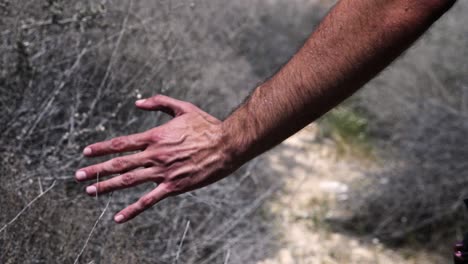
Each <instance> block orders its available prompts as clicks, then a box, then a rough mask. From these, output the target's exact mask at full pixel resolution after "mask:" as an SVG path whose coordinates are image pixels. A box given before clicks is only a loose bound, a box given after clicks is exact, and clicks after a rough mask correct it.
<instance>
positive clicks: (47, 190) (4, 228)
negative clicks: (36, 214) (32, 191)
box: [0, 181, 55, 233]
mask: <svg viewBox="0 0 468 264" xmlns="http://www.w3.org/2000/svg"><path fill="white" fill-rule="evenodd" d="M54 187H55V181H54V182H53V183H52V185H51V186H50V187H49V188H47V189H46V190H45V191H44V192H42V193H40V194H39V195H38V196H36V198H34V199H32V200H31V201H30V202H29V203H28V204H27V205H26V206H25V207H24V208H23V209H22V210H21V211H20V212H19V213H18V214H17V215H16V216H15V217H13V219H11V220H10V222H8V223H6V224H5V225H4V226H3V227H2V228H1V229H0V233H2V232H3V231H4V230H6V228H7V227H8V226H9V225H11V224H12V223H13V222H15V221H16V220H17V219H18V218H19V217H20V216H21V215H22V214H23V213H24V212H25V211H26V210H27V209H28V208H29V207H31V205H33V204H34V203H35V202H36V201H37V200H39V198H41V197H42V196H44V195H45V194H46V193H48V192H49V191H50V190H52V188H54Z"/></svg>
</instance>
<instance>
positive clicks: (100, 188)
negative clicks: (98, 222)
mask: <svg viewBox="0 0 468 264" xmlns="http://www.w3.org/2000/svg"><path fill="white" fill-rule="evenodd" d="M161 171H162V168H159V167H151V168H147V169H141V170H133V171H130V172H127V173H125V174H122V175H119V176H116V177H113V178H111V179H108V180H105V181H102V182H98V183H96V184H93V185H90V186H88V187H87V188H86V192H87V193H88V194H89V195H96V193H98V194H103V193H107V192H112V191H116V190H121V189H125V188H129V187H133V186H136V185H138V184H141V183H144V182H148V181H154V182H157V183H160V182H162V181H163V180H164V177H163V175H162V173H161Z"/></svg>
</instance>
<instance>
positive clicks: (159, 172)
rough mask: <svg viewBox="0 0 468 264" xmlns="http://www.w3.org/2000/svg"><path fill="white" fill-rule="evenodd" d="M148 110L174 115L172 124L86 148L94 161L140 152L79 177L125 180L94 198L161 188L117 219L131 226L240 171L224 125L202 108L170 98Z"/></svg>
mask: <svg viewBox="0 0 468 264" xmlns="http://www.w3.org/2000/svg"><path fill="white" fill-rule="evenodd" d="M136 106H137V107H139V108H141V109H144V110H155V111H163V112H165V113H168V114H170V115H172V116H173V117H175V118H173V119H172V120H171V121H169V122H168V123H166V124H164V125H162V126H159V127H155V128H153V129H150V130H148V131H146V132H143V133H139V134H134V135H129V136H123V137H118V138H114V139H111V140H109V141H104V142H99V143H95V144H92V145H90V146H88V147H86V148H85V149H84V150H83V154H84V155H86V156H88V157H96V156H101V155H107V154H113V153H122V152H128V151H139V152H137V153H135V154H129V155H126V156H122V157H118V158H114V159H111V160H108V161H106V162H103V163H99V164H96V165H92V166H89V167H86V168H82V169H80V170H78V171H77V172H76V175H75V177H76V179H77V180H78V181H85V180H91V179H95V178H96V177H97V175H99V177H101V176H106V175H114V174H120V175H118V176H114V177H112V178H110V179H107V180H104V181H101V182H99V183H96V184H93V185H90V186H88V187H87V188H86V192H87V193H88V194H89V195H96V194H102V193H107V192H112V191H115V190H119V189H124V188H129V187H132V186H135V185H138V184H141V183H144V182H149V181H152V182H155V183H157V184H158V185H157V187H156V188H155V189H154V190H152V191H151V192H149V193H147V194H145V195H144V196H142V197H141V198H140V199H139V200H138V201H137V202H135V203H134V204H132V205H130V206H128V207H127V208H125V209H124V210H122V211H120V212H119V213H117V214H116V216H115V217H114V220H115V221H116V222H117V223H123V222H126V221H128V220H130V219H132V218H133V217H135V216H137V215H138V214H140V213H141V212H143V211H144V210H146V209H148V208H150V207H151V206H153V205H154V204H156V203H157V202H159V201H161V200H162V199H164V198H166V197H168V196H171V195H177V194H181V193H184V192H187V191H191V190H194V189H198V188H200V187H203V186H206V185H208V184H210V183H213V182H215V181H218V180H220V179H222V178H224V177H226V176H227V175H229V174H230V173H231V172H232V171H234V170H235V169H236V168H235V167H233V166H231V165H229V164H230V158H229V156H228V155H227V153H226V148H225V146H224V145H225V144H224V143H225V142H224V139H223V128H222V122H221V121H220V120H218V119H216V118H214V117H213V116H210V115H209V114H207V113H206V112H204V111H202V110H200V109H199V108H197V107H196V106H194V105H192V104H190V103H187V102H183V101H179V100H176V99H173V98H170V97H167V96H162V95H157V96H154V97H151V98H149V99H146V100H139V101H137V102H136Z"/></svg>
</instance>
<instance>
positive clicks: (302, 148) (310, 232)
mask: <svg viewBox="0 0 468 264" xmlns="http://www.w3.org/2000/svg"><path fill="white" fill-rule="evenodd" d="M317 131H318V128H317V127H316V126H314V125H311V126H309V127H307V128H305V129H304V130H303V131H301V132H300V133H298V134H296V135H294V136H293V137H291V138H289V139H288V140H286V141H285V142H284V143H283V144H281V145H280V146H279V147H277V148H276V149H274V150H273V151H271V152H269V153H268V154H267V155H266V158H267V159H268V160H269V163H270V168H271V169H272V170H273V171H274V173H275V174H278V175H279V176H281V177H287V179H286V192H285V195H283V196H281V197H280V198H279V199H278V200H276V201H274V202H273V203H272V205H271V210H272V211H273V212H275V213H276V214H277V215H279V218H280V224H279V228H280V229H281V233H282V234H283V240H284V242H283V246H282V248H280V250H278V252H276V255H275V256H273V257H271V258H270V259H267V260H264V261H262V262H259V263H258V264H292V263H310V264H328V263H329V264H332V263H348V264H354V263H355V264H371V263H372V264H374V263H378V264H396V263H398V264H410V263H412V264H413V263H444V261H443V260H440V258H439V259H438V258H437V257H435V256H429V255H428V254H427V253H424V252H414V251H410V250H402V252H400V251H398V252H397V251H394V250H391V249H388V248H385V247H384V246H383V245H382V244H381V243H379V241H378V240H377V239H373V240H371V241H361V240H360V239H359V238H357V237H353V236H350V235H345V234H341V233H337V232H334V231H332V230H331V228H330V224H329V222H328V221H327V219H330V218H340V217H346V214H345V213H344V212H337V211H336V206H334V204H336V203H337V202H340V200H343V199H347V191H348V186H347V183H349V182H350V180H353V179H354V180H358V179H359V177H362V173H361V171H363V170H364V169H367V170H369V169H370V166H369V164H364V163H363V162H353V161H351V160H344V159H340V158H336V157H337V156H336V153H335V152H334V147H333V144H332V143H331V142H323V141H322V142H319V141H317V139H316V138H317V137H316V135H317ZM364 166H367V167H366V168H364Z"/></svg>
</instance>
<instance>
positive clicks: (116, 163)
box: [111, 158, 130, 170]
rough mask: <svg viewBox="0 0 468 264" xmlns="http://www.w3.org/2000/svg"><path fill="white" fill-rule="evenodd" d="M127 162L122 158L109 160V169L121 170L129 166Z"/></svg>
mask: <svg viewBox="0 0 468 264" xmlns="http://www.w3.org/2000/svg"><path fill="white" fill-rule="evenodd" d="M129 163H130V162H129V161H128V160H126V159H124V158H115V159H113V160H111V167H112V168H113V169H116V170H123V169H126V168H127V167H128V166H129Z"/></svg>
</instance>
